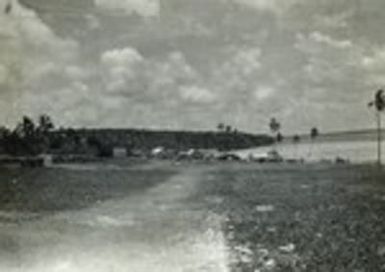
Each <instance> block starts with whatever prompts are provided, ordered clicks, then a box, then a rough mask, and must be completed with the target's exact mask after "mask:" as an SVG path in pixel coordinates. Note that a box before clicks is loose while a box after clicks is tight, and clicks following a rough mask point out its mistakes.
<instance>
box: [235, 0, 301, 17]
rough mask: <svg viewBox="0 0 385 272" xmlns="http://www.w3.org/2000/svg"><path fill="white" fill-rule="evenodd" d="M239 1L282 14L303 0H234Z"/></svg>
mask: <svg viewBox="0 0 385 272" xmlns="http://www.w3.org/2000/svg"><path fill="white" fill-rule="evenodd" d="M234 1H236V2H238V3H241V4H244V5H247V6H249V7H253V8H256V9H259V10H267V11H272V12H274V13H279V14H281V13H282V12H284V11H286V10H287V9H288V8H290V7H291V6H293V5H294V4H296V3H298V2H301V0H285V1H282V0H234Z"/></svg>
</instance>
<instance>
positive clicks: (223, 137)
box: [52, 129, 273, 156]
mask: <svg viewBox="0 0 385 272" xmlns="http://www.w3.org/2000/svg"><path fill="white" fill-rule="evenodd" d="M69 133H70V134H73V135H72V138H73V139H75V140H72V141H76V142H77V143H76V144H75V146H76V145H83V147H84V146H88V147H93V148H95V150H97V151H98V152H99V155H105V156H108V155H109V153H110V152H112V151H111V150H112V148H113V147H124V148H127V149H128V150H143V151H148V150H151V149H153V148H156V147H159V146H162V147H164V148H167V149H176V150H186V149H218V150H231V149H243V148H251V147H256V146H262V145H269V144H272V142H273V140H272V138H271V137H269V136H266V135H252V134H248V133H241V132H231V133H227V132H192V131H152V130H136V129H81V130H62V131H54V132H53V133H52V138H53V146H52V147H53V148H57V149H58V150H66V148H65V145H66V144H67V143H68V134H69ZM58 139H67V140H59V141H58ZM77 150H79V149H77ZM66 152H69V150H67V151H66Z"/></svg>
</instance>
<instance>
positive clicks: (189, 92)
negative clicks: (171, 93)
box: [180, 86, 215, 104]
mask: <svg viewBox="0 0 385 272" xmlns="http://www.w3.org/2000/svg"><path fill="white" fill-rule="evenodd" d="M180 94H181V97H182V99H183V100H185V101H187V102H193V103H202V104H207V103H211V102H213V101H215V95H214V94H213V93H212V92H211V91H209V90H208V89H205V88H201V87H198V86H182V87H180Z"/></svg>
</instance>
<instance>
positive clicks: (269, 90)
mask: <svg viewBox="0 0 385 272" xmlns="http://www.w3.org/2000/svg"><path fill="white" fill-rule="evenodd" d="M275 92H276V90H275V89H274V88H273V87H271V86H260V87H258V88H257V90H256V91H255V92H254V96H255V98H256V99H257V100H258V101H263V100H265V99H267V98H269V97H271V96H273V95H274V94H275Z"/></svg>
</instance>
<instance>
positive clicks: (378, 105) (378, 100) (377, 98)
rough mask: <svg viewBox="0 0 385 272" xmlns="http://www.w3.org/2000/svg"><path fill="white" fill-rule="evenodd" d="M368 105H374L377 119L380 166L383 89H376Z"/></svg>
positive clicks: (378, 159) (379, 163)
mask: <svg viewBox="0 0 385 272" xmlns="http://www.w3.org/2000/svg"><path fill="white" fill-rule="evenodd" d="M368 106H369V107H374V109H375V111H376V120H377V162H378V165H380V166H381V163H382V162H381V142H382V135H381V134H382V133H381V132H382V131H381V113H382V112H383V111H384V110H385V94H384V91H383V90H378V91H377V92H376V93H375V95H374V100H373V101H371V102H369V104H368Z"/></svg>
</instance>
